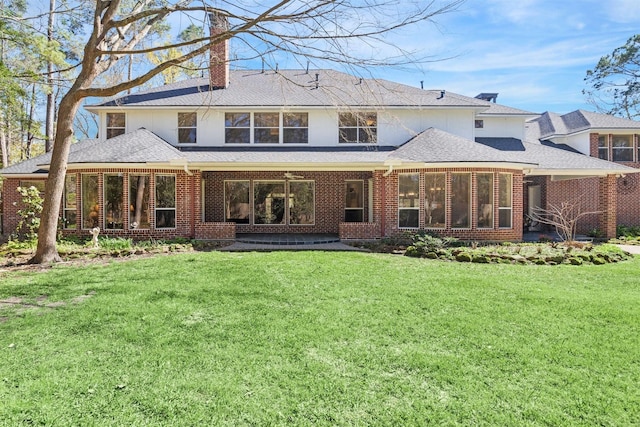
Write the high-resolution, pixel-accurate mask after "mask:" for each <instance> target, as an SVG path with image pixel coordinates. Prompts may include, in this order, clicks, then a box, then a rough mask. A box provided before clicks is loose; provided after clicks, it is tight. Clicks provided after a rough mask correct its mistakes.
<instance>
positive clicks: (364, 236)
mask: <svg viewBox="0 0 640 427" xmlns="http://www.w3.org/2000/svg"><path fill="white" fill-rule="evenodd" d="M339 229H340V232H339V235H340V239H342V240H350V239H354V240H373V239H379V238H380V224H378V223H377V222H341V223H340V225H339Z"/></svg>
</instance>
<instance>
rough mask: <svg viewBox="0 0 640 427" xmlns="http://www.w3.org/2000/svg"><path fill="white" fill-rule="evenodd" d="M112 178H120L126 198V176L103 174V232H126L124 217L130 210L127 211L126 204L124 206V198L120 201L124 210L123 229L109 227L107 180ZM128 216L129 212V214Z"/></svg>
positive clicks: (121, 174) (116, 173)
mask: <svg viewBox="0 0 640 427" xmlns="http://www.w3.org/2000/svg"><path fill="white" fill-rule="evenodd" d="M110 176H116V177H118V178H120V179H121V180H122V186H121V190H122V195H123V196H124V182H125V179H124V174H123V173H122V172H115V173H104V174H102V229H103V230H124V229H125V228H124V219H125V218H124V216H125V211H128V209H125V207H126V206H125V204H124V197H123V198H121V199H120V205H121V208H122V218H121V219H122V228H109V227H107V190H108V187H109V186H108V185H107V179H108V178H109V177H110ZM127 214H128V212H127Z"/></svg>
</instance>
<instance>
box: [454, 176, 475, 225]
mask: <svg viewBox="0 0 640 427" xmlns="http://www.w3.org/2000/svg"><path fill="white" fill-rule="evenodd" d="M470 217H471V174H470V173H452V174H451V228H470V227H471V221H470Z"/></svg>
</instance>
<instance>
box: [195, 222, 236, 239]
mask: <svg viewBox="0 0 640 427" xmlns="http://www.w3.org/2000/svg"><path fill="white" fill-rule="evenodd" d="M195 238H196V239H198V240H235V238H236V224H235V223H233V222H201V221H196V223H195Z"/></svg>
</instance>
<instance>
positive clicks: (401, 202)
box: [398, 173, 420, 228]
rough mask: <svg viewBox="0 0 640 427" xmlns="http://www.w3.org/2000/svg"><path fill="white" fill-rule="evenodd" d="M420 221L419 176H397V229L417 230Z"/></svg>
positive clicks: (410, 174)
mask: <svg viewBox="0 0 640 427" xmlns="http://www.w3.org/2000/svg"><path fill="white" fill-rule="evenodd" d="M419 220H420V174H417V173H401V174H400V175H398V227H400V228H418V225H419Z"/></svg>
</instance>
